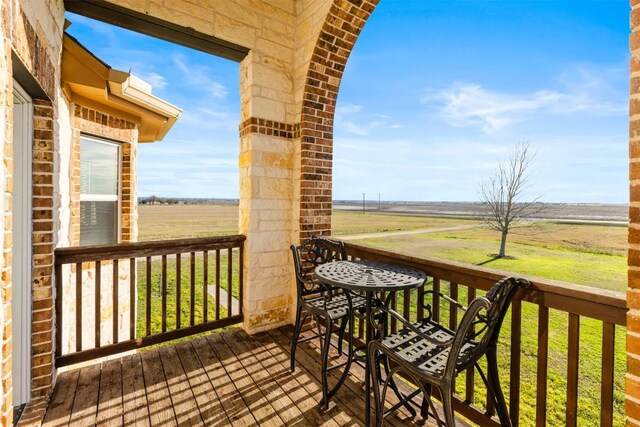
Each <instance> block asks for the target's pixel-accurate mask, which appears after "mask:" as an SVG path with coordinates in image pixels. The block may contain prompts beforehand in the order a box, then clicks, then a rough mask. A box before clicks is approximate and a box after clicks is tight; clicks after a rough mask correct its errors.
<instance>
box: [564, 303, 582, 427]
mask: <svg viewBox="0 0 640 427" xmlns="http://www.w3.org/2000/svg"><path fill="white" fill-rule="evenodd" d="M568 341H569V342H568V352H567V421H566V422H567V426H568V427H575V426H576V425H577V424H578V366H579V356H580V316H578V315H577V314H573V313H569V337H568Z"/></svg>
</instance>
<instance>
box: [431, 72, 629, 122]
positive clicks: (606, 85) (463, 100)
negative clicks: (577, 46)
mask: <svg viewBox="0 0 640 427" xmlns="http://www.w3.org/2000/svg"><path fill="white" fill-rule="evenodd" d="M619 74H620V69H618V68H609V69H605V70H595V71H594V70H592V69H589V68H588V67H577V68H574V69H571V70H568V71H565V72H564V73H563V74H562V75H561V76H560V77H559V78H558V84H559V86H561V87H560V88H558V89H541V90H537V91H534V92H529V93H512V92H506V91H497V90H491V89H487V88H485V87H483V86H482V85H481V84H478V83H468V82H462V83H454V84H453V85H452V86H450V87H449V88H447V89H440V90H433V89H429V90H427V91H426V93H425V94H424V95H423V96H422V97H421V99H420V101H421V103H423V104H427V105H429V106H431V107H433V108H435V110H436V111H437V113H438V114H439V116H440V117H441V118H442V119H443V120H444V121H445V122H447V123H448V124H450V125H451V126H455V127H469V126H471V127H479V128H480V129H482V131H483V132H484V133H486V134H492V133H494V132H495V131H498V130H500V129H503V128H506V127H508V126H510V125H512V124H514V123H517V122H521V121H524V120H527V119H529V118H531V117H533V116H540V115H565V114H572V113H581V114H590V115H599V116H602V115H617V114H626V112H627V104H626V97H625V95H624V93H623V92H622V91H621V90H619V89H618V86H617V85H613V84H611V81H612V80H615V79H617V78H618V77H619V76H618V75H619Z"/></svg>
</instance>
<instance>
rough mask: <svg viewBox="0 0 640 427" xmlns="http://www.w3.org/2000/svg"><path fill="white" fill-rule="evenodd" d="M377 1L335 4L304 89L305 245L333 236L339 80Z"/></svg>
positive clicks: (302, 215)
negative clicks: (336, 114)
mask: <svg viewBox="0 0 640 427" xmlns="http://www.w3.org/2000/svg"><path fill="white" fill-rule="evenodd" d="M377 3H378V0H348V1H342V0H336V1H334V2H333V4H332V5H331V8H330V9H329V13H328V15H327V17H326V19H325V22H324V24H323V26H322V30H321V31H320V35H319V37H318V41H317V43H316V46H315V49H314V51H313V55H312V57H311V62H310V64H309V69H308V72H307V78H306V82H305V87H304V95H303V100H302V117H301V124H300V136H301V159H300V175H301V176H300V240H304V239H307V238H310V237H312V236H314V235H328V234H331V198H332V189H331V180H332V167H333V117H334V114H335V109H336V100H337V98H338V89H339V86H340V79H341V78H342V74H343V72H344V69H345V66H346V63H347V60H348V59H349V55H350V54H351V50H352V49H353V46H354V44H355V42H356V40H357V39H358V35H359V34H360V31H361V30H362V28H363V27H364V24H365V23H366V21H367V19H368V18H369V16H370V15H371V13H372V12H373V10H374V9H375V7H376V5H377Z"/></svg>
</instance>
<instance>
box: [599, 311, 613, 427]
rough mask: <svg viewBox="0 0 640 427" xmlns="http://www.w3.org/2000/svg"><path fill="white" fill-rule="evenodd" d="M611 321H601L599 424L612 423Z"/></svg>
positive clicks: (606, 426) (607, 426)
mask: <svg viewBox="0 0 640 427" xmlns="http://www.w3.org/2000/svg"><path fill="white" fill-rule="evenodd" d="M615 332H616V329H615V325H614V324H613V323H608V322H602V388H601V389H600V401H601V405H602V406H601V408H600V425H601V426H603V427H610V426H611V425H613V372H614V363H615V338H616V335H615Z"/></svg>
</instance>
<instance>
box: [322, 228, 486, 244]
mask: <svg viewBox="0 0 640 427" xmlns="http://www.w3.org/2000/svg"><path fill="white" fill-rule="evenodd" d="M475 227H479V225H477V224H475V225H456V226H452V227H440V228H418V229H416V230H403V231H383V232H380V233H366V234H347V235H343V236H334V237H337V238H339V239H342V240H361V239H373V238H376V237H389V236H406V235H410V234H425V233H441V232H444V231H455V230H466V229H468V228H475Z"/></svg>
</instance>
